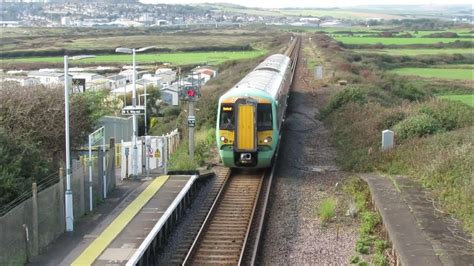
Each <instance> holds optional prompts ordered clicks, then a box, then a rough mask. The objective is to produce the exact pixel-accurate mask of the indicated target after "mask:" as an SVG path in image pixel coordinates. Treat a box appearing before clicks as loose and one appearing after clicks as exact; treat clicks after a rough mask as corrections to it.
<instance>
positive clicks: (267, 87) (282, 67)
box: [222, 54, 290, 99]
mask: <svg viewBox="0 0 474 266" xmlns="http://www.w3.org/2000/svg"><path fill="white" fill-rule="evenodd" d="M289 63H290V58H289V57H287V56H285V55H282V54H275V55H272V56H269V57H268V58H267V59H265V60H264V61H263V62H262V63H260V64H259V65H258V66H257V67H256V68H255V69H254V70H253V71H252V72H250V73H249V74H247V76H245V77H244V78H243V79H242V80H241V81H240V82H238V83H237V84H236V85H235V86H234V87H232V88H231V89H230V90H229V91H228V92H227V93H225V94H224V95H223V96H222V97H223V98H225V97H229V96H236V95H242V94H243V95H250V94H253V93H257V91H259V93H258V94H261V93H263V94H265V95H267V96H269V97H271V98H272V99H275V98H276V94H277V93H278V89H279V88H280V84H281V82H283V78H284V74H285V72H286V70H287V68H288V67H289Z"/></svg>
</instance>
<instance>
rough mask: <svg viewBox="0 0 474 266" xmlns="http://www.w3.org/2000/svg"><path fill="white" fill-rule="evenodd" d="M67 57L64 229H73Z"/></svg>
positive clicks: (65, 79) (71, 230) (65, 64)
mask: <svg viewBox="0 0 474 266" xmlns="http://www.w3.org/2000/svg"><path fill="white" fill-rule="evenodd" d="M67 64H68V57H67V55H65V56H64V108H65V112H64V120H65V131H66V136H65V138H66V175H67V179H66V192H65V193H64V194H65V196H64V198H65V205H66V212H65V213H66V231H67V232H73V231H74V211H73V200H72V190H71V175H72V170H71V158H70V157H71V154H70V153H71V149H70V143H69V86H68V85H69V84H68V80H69V79H68V75H69V74H68V65H67Z"/></svg>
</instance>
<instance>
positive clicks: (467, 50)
mask: <svg viewBox="0 0 474 266" xmlns="http://www.w3.org/2000/svg"><path fill="white" fill-rule="evenodd" d="M354 51H355V52H358V53H377V54H386V55H395V56H397V55H398V56H401V55H406V56H417V55H439V54H448V55H452V54H473V53H474V49H471V48H457V49H456V48H455V49H450V48H443V49H370V50H369V49H355V50H354Z"/></svg>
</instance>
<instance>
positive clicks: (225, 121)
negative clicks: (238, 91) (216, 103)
mask: <svg viewBox="0 0 474 266" xmlns="http://www.w3.org/2000/svg"><path fill="white" fill-rule="evenodd" d="M234 121H235V117H234V106H233V105H231V104H225V105H224V104H223V105H222V106H221V118H220V123H219V129H221V130H234V125H235V122H234Z"/></svg>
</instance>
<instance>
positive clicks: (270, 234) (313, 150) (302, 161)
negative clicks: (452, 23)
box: [260, 39, 358, 265]
mask: <svg viewBox="0 0 474 266" xmlns="http://www.w3.org/2000/svg"><path fill="white" fill-rule="evenodd" d="M307 41H308V40H307V39H305V40H303V43H302V45H303V46H304V45H307ZM303 57H304V55H303V53H300V60H299V63H298V65H297V69H296V77H295V81H294V83H293V88H292V92H291V95H290V100H289V106H288V110H287V118H286V121H285V123H284V126H283V136H282V142H281V144H280V145H281V146H280V153H279V158H278V161H277V169H276V173H275V183H274V185H273V188H272V193H271V198H270V206H269V209H268V217H267V220H266V221H267V222H266V228H265V231H264V233H263V245H262V252H261V257H260V259H261V260H260V261H261V262H262V263H264V264H268V265H274V264H318V265H327V264H336V265H341V264H348V263H349V258H350V256H351V255H353V254H354V253H355V251H354V246H355V241H356V239H357V236H358V233H357V229H358V228H357V224H355V223H354V221H353V220H352V219H351V218H346V217H336V220H337V221H338V222H332V223H329V224H327V225H322V224H321V220H320V218H319V215H318V211H317V210H318V207H319V204H320V202H321V200H322V199H324V198H327V197H329V196H331V195H333V194H334V193H337V191H338V190H339V187H340V186H338V184H340V183H341V181H342V180H343V179H344V178H345V177H346V174H345V173H343V172H341V171H339V170H338V169H337V167H336V166H335V161H334V159H335V156H336V154H335V150H334V148H333V147H331V145H330V144H329V136H328V131H327V129H326V128H325V126H324V125H323V123H322V122H320V121H318V120H316V119H315V118H314V117H315V114H317V113H318V112H319V110H318V105H319V104H318V102H320V101H318V97H321V96H322V95H323V94H324V95H325V94H326V93H325V92H324V91H322V90H318V89H314V88H313V87H312V86H310V84H312V83H313V82H314V81H313V80H312V76H310V75H309V74H308V73H310V72H308V70H307V69H306V66H305V61H304V60H303ZM337 231H338V232H337Z"/></svg>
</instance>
